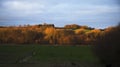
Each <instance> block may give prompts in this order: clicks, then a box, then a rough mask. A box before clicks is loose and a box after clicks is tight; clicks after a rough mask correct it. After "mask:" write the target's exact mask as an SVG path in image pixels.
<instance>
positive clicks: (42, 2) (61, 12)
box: [0, 0, 120, 28]
mask: <svg viewBox="0 0 120 67" xmlns="http://www.w3.org/2000/svg"><path fill="white" fill-rule="evenodd" d="M44 22H46V23H53V24H55V26H64V25H66V24H79V25H88V26H90V27H95V28H105V27H108V26H114V25H116V24H118V22H120V2H119V0H0V26H1V25H19V24H21V25H23V24H42V23H44Z"/></svg>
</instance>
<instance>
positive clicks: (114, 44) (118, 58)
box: [93, 25, 120, 67]
mask: <svg viewBox="0 0 120 67" xmlns="http://www.w3.org/2000/svg"><path fill="white" fill-rule="evenodd" d="M95 45H96V46H95V47H94V48H93V52H94V53H95V55H96V56H97V57H98V58H99V59H100V62H101V63H103V64H105V65H106V67H120V25H118V26H116V27H113V28H112V29H110V30H109V31H106V32H105V34H104V35H103V36H102V37H101V38H99V39H98V40H97V41H96V43H95Z"/></svg>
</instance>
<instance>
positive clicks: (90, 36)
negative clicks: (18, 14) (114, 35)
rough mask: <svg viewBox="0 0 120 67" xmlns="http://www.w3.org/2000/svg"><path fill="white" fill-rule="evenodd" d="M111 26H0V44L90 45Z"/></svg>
mask: <svg viewBox="0 0 120 67" xmlns="http://www.w3.org/2000/svg"><path fill="white" fill-rule="evenodd" d="M112 28H113V27H108V28H106V29H95V28H91V27H88V26H80V25H77V24H71V25H65V26H64V27H54V25H53V24H44V25H24V26H21V25H20V26H9V27H0V44H40V45H46V44H49V45H90V44H92V43H93V42H95V41H96V40H97V39H98V38H100V37H101V36H103V35H104V34H105V33H107V32H108V31H110V30H111V29H112Z"/></svg>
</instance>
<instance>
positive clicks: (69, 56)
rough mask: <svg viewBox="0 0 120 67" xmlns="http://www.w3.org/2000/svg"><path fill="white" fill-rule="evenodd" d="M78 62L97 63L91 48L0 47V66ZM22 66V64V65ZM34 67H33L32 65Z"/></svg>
mask: <svg viewBox="0 0 120 67" xmlns="http://www.w3.org/2000/svg"><path fill="white" fill-rule="evenodd" d="M71 62H75V63H76V62H80V63H83V65H84V63H87V64H91V63H92V64H94V62H99V60H98V59H97V58H96V56H95V55H94V54H93V53H92V51H91V46H40V45H19V46H8V45H2V46H0V66H1V64H2V65H4V64H14V65H15V64H17V65H18V64H21V63H25V64H33V63H35V65H36V64H38V65H39V64H41V65H42V64H43V66H44V65H46V63H47V65H49V64H52V63H57V64H61V63H65V64H68V65H69V64H70V63H71ZM14 65H13V66H14ZM22 65H23V64H22ZM33 66H34V65H33Z"/></svg>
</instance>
